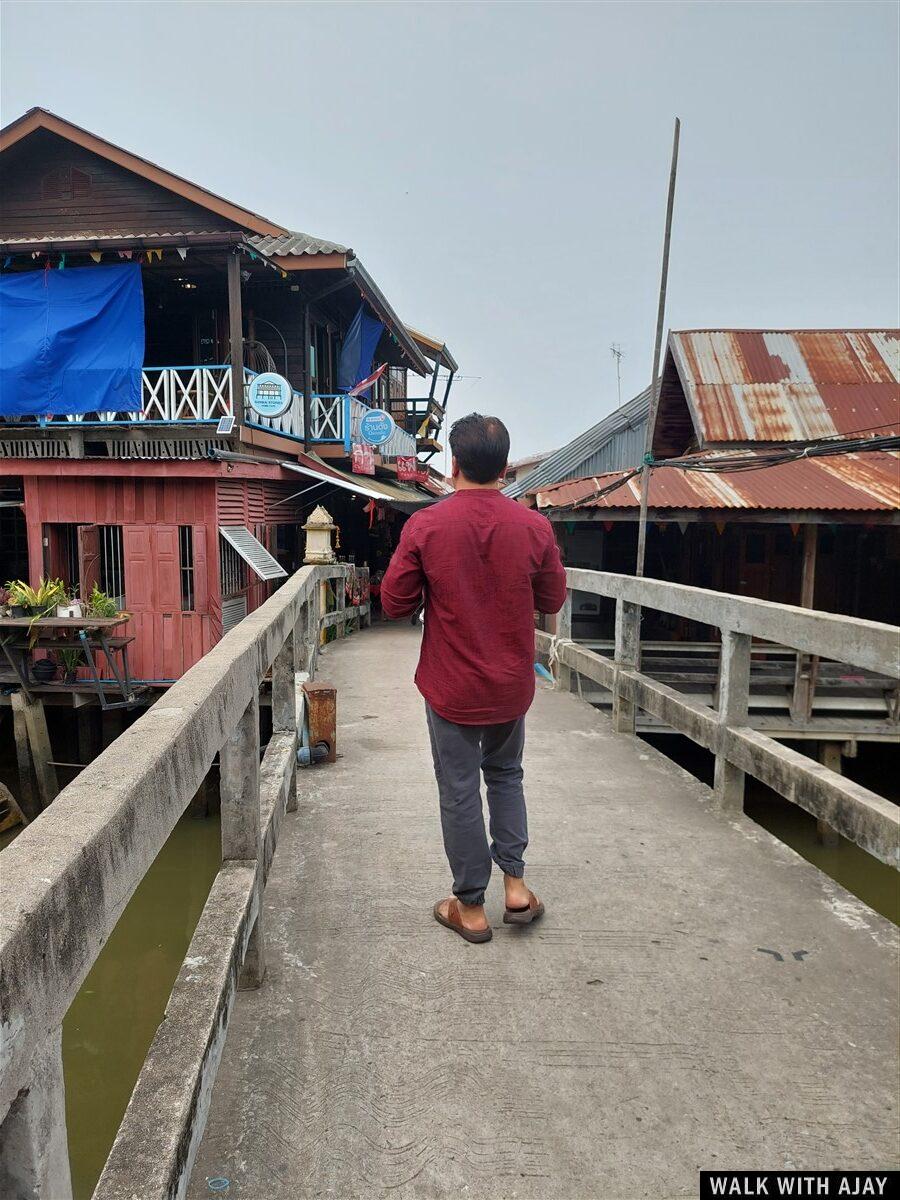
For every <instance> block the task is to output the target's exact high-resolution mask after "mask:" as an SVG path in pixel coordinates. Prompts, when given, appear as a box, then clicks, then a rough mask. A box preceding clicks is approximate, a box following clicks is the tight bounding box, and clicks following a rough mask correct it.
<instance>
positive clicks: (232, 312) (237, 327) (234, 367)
mask: <svg viewBox="0 0 900 1200" xmlns="http://www.w3.org/2000/svg"><path fill="white" fill-rule="evenodd" d="M227 262H228V348H229V350H230V352H231V406H232V412H233V413H234V419H235V423H236V424H237V425H243V423H244V327H243V317H242V314H241V260H240V259H239V258H238V256H237V254H229V255H228V259H227Z"/></svg>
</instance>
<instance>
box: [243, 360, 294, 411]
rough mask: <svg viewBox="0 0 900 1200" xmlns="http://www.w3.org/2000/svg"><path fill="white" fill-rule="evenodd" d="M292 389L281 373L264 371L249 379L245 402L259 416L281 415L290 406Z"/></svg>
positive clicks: (292, 396)
mask: <svg viewBox="0 0 900 1200" xmlns="http://www.w3.org/2000/svg"><path fill="white" fill-rule="evenodd" d="M293 399H294V394H293V390H292V388H291V385H290V384H289V383H288V381H287V380H286V379H285V378H284V376H283V375H276V374H275V372H274V371H264V372H263V374H262V375H256V376H254V378H253V379H251V380H250V387H249V388H248V389H247V403H248V404H249V405H250V407H251V408H252V409H253V411H254V412H255V413H256V415H257V416H259V417H282V416H284V414H285V413H286V412H287V410H288V409H289V408H290V407H291V404H292V402H293Z"/></svg>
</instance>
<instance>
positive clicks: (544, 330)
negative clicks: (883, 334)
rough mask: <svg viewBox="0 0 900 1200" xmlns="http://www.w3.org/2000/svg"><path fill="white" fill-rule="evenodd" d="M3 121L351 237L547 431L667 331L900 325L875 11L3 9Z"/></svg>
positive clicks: (434, 328)
mask: <svg viewBox="0 0 900 1200" xmlns="http://www.w3.org/2000/svg"><path fill="white" fill-rule="evenodd" d="M2 33H3V45H2V68H3V69H2V119H3V123H6V122H8V121H10V120H12V119H13V118H14V117H16V116H18V115H19V114H20V113H21V112H22V111H24V110H25V109H27V108H29V107H31V106H32V105H43V106H44V107H46V108H50V109H52V110H54V111H55V112H58V113H60V114H62V115H63V116H66V117H68V118H70V119H71V120H74V121H75V122H77V123H78V124H80V125H84V126H86V127H87V128H88V129H91V130H93V131H94V132H97V133H99V134H102V135H103V136H104V137H107V138H109V139H110V140H111V141H113V142H117V143H119V144H121V145H124V146H126V147H128V148H129V149H131V150H134V151H135V152H137V153H139V154H142V155H144V156H145V157H148V158H151V159H154V160H156V161H158V162H160V163H162V164H164V165H165V166H167V167H169V168H171V169H172V170H174V171H176V172H178V173H179V174H182V175H185V176H187V177H188V178H190V179H193V180H195V181H196V182H198V183H200V184H203V185H205V186H207V187H209V188H211V189H212V190H213V191H216V192H219V193H222V194H224V195H225V196H228V197H229V198H232V199H234V200H235V201H237V202H239V203H241V204H244V205H246V206H247V207H249V208H252V209H254V210H256V211H258V212H261V213H264V214H265V215H266V216H269V217H271V218H272V219H274V220H277V221H280V222H283V223H285V224H286V225H288V226H290V227H292V228H295V229H301V230H304V231H306V232H309V233H313V234H316V235H318V236H321V237H326V238H332V239H334V240H336V241H339V242H343V243H344V244H346V245H350V246H352V247H353V248H354V249H355V250H356V252H357V253H358V254H359V256H360V258H361V259H362V260H363V262H364V263H365V264H366V266H367V267H368V268H369V270H370V272H371V273H372V274H373V275H374V277H375V279H376V280H377V281H378V283H379V284H380V285H381V287H382V288H383V289H384V291H385V292H386V294H387V295H388V296H389V298H390V299H391V301H392V303H393V304H394V306H395V308H396V309H397V311H398V312H399V313H400V314H401V316H402V317H403V318H404V319H405V320H407V321H408V322H409V323H410V324H413V325H415V326H417V327H418V328H420V329H424V330H426V331H427V332H429V333H432V334H434V335H436V336H439V337H441V338H444V339H445V340H446V341H447V343H448V345H449V346H450V347H451V349H452V350H453V352H454V354H455V355H456V357H457V359H458V360H459V363H460V367H461V374H462V376H463V378H462V379H461V380H460V382H459V384H458V386H457V387H456V388H455V394H454V395H453V396H452V397H451V405H450V413H451V416H453V415H460V414H461V413H462V412H464V411H470V410H472V409H478V410H480V411H482V412H493V413H497V414H498V415H499V416H501V417H502V418H503V419H504V420H505V421H506V422H507V423H508V424H509V426H510V429H511V432H512V438H513V453H514V455H517V456H518V455H522V454H525V453H527V452H530V451H532V450H536V449H550V448H552V447H554V446H556V445H559V444H560V443H562V442H564V441H566V440H568V439H569V438H570V437H572V436H573V435H574V434H575V433H577V432H578V431H579V430H581V429H583V428H585V427H586V426H588V425H589V424H592V423H593V422H594V421H596V420H598V419H599V418H600V417H601V416H602V415H603V414H605V413H607V412H609V411H610V410H611V409H612V408H614V407H615V404H616V378H615V364H614V361H613V358H612V355H611V354H610V349H609V347H610V344H611V343H612V342H618V343H620V344H621V347H622V349H623V351H624V353H625V358H624V360H623V364H622V366H623V380H622V398H623V400H624V399H627V398H628V397H630V396H631V395H633V394H634V393H635V392H637V391H639V390H640V389H641V388H642V387H644V386H645V385H646V384H647V383H648V382H649V375H650V362H651V356H652V343H653V331H654V322H655V308H656V292H657V287H658V276H659V256H660V248H661V241H662V220H663V209H664V200H665V188H666V180H667V174H668V165H669V162H668V160H669V152H670V146H671V137H672V121H673V118H674V116H675V115H678V116H680V117H681V120H682V125H683V128H682V149H681V160H680V166H679V182H678V194H677V197H676V209H675V234H674V239H673V246H672V264H671V275H670V286H669V307H668V312H667V323H668V324H669V326H670V327H672V328H690V327H710V326H711V327H718V328H721V327H726V328H727V327H732V326H738V327H740V326H744V327H749V328H760V327H775V328H778V327H782V326H783V327H816V326H820V327H824V328H829V327H842V326H883V325H885V324H888V325H893V324H896V323H897V321H898V157H897V144H898V100H897V89H898V49H897V47H898V7H897V5H896V4H895V3H860V2H855V3H848V4H844V3H831V4H821V3H785V2H781V3H777V4H774V3H728V2H721V3H677V2H670V3H662V4H659V3H627V4H619V3H608V4H594V3H575V4H569V3H546V4H545V3H530V4H520V3H459V2H456V3H452V4H443V3H391V4H385V3H378V2H370V3H362V4H357V3H328V4H301V3H255V4H251V3H180V2H177V0H176V2H170V3H149V4H148V3H121V2H116V3H78V2H77V0H66V2H65V3H54V4H50V3H42V2H40V0H34V2H27V3H23V2H21V0H4V3H3V6H2Z"/></svg>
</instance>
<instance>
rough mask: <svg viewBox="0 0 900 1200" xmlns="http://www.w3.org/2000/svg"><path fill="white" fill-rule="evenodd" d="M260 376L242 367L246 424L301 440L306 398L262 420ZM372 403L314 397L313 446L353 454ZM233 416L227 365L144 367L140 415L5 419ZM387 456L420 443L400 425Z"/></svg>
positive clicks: (164, 420)
mask: <svg viewBox="0 0 900 1200" xmlns="http://www.w3.org/2000/svg"><path fill="white" fill-rule="evenodd" d="M255 374H256V372H254V371H251V370H249V369H248V368H246V367H245V368H244V420H245V421H246V423H247V424H248V425H253V426H256V427H257V428H261V429H268V430H271V431H272V432H273V433H280V434H283V435H286V436H288V437H292V438H302V437H303V396H302V395H301V394H300V392H296V391H295V392H294V393H293V398H292V402H291V407H290V408H289V409H288V410H287V412H286V413H284V414H283V415H282V416H280V417H262V416H260V415H259V414H258V413H256V412H254V411H253V410H252V409H250V408H249V407H248V406H247V392H248V389H249V385H250V381H251V380H252V379H253V377H254V375H255ZM368 411H369V408H368V405H366V404H364V403H363V401H362V400H359V399H358V398H357V397H355V396H346V395H339V394H333V393H332V394H327V395H319V394H317V395H314V396H313V397H312V399H311V401H310V416H311V425H312V436H311V440H312V441H313V442H322V443H332V444H343V445H344V447H345V448H346V450H347V453H348V454H349V453H350V447H351V445H352V443H353V442H354V441H358V440H359V423H360V420H361V419H362V416H363V414H364V413H366V412H368ZM233 415H234V405H233V402H232V387H231V367H230V365H229V364H228V363H216V364H213V365H204V366H184V367H144V369H143V371H142V372H141V410H140V412H103V413H100V412H87V413H72V414H69V415H57V416H46V417H42V416H31V417H2V418H0V421H2V422H5V423H6V424H8V425H48V424H49V425H65V424H74V425H134V424H157V425H170V424H207V423H212V422H217V421H218V420H219V419H220V418H221V417H230V416H233ZM380 450H381V454H382V455H383V456H384V457H386V458H394V457H396V456H397V455H410V456H414V455H415V453H416V439H415V437H414V436H413V435H412V434H410V433H407V432H406V430H404V429H400V428H399V427H398V428H397V429H396V430H395V431H394V433H393V434H392V435H391V438H390V439H389V440H388V441H387V442H385V443H384V445H383V446H381V447H380Z"/></svg>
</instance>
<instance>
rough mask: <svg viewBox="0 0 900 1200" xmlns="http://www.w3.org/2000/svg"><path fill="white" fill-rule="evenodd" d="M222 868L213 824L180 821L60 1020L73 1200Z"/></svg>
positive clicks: (96, 1162) (82, 1191) (118, 1114)
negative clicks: (63, 1019)
mask: <svg viewBox="0 0 900 1200" xmlns="http://www.w3.org/2000/svg"><path fill="white" fill-rule="evenodd" d="M221 860H222V852H221V846H220V840H219V819H218V817H217V816H215V817H205V818H203V819H200V820H193V819H191V818H190V817H183V818H182V819H181V820H180V821H179V822H178V824H177V825H176V826H175V829H174V830H173V832H172V834H171V836H170V837H169V840H168V841H167V842H166V844H165V846H163V848H162V850H160V852H159V854H158V855H157V857H156V861H155V862H154V863H153V866H152V867H151V868H150V870H149V871H148V872H147V874H146V876H145V877H144V879H143V880H142V881H141V884H140V886H139V887H138V889H137V891H136V892H135V894H134V896H133V897H132V899H131V902H130V903H129V905H128V907H127V908H126V909H125V912H124V913H123V914H122V916H121V918H120V919H119V923H118V924H117V925H116V928H115V929H114V930H113V933H112V936H111V937H110V939H109V941H108V942H107V943H106V945H105V946H104V948H103V950H102V951H101V953H100V957H99V958H98V959H97V961H96V963H95V964H94V967H93V969H92V970H91V972H90V974H89V975H88V977H87V979H85V981H84V983H83V985H82V987H81V990H80V991H79V993H78V995H77V996H76V998H75V1001H74V1003H73V1004H72V1007H71V1008H70V1009H69V1012H68V1015H67V1016H66V1019H65V1021H64V1022H63V1067H64V1070H65V1079H66V1120H67V1123H68V1127H69V1152H70V1156H71V1161H72V1187H73V1191H74V1194H75V1200H89V1198H90V1195H91V1192H92V1191H93V1190H94V1186H95V1184H96V1183H97V1179H98V1178H99V1176H100V1171H101V1170H102V1169H103V1164H104V1162H105V1161H106V1156H107V1155H108V1154H109V1151H110V1147H111V1146H112V1142H113V1138H114V1137H115V1134H116V1130H117V1129H118V1127H119V1123H120V1121H121V1120H122V1115H123V1113H124V1112H125V1107H126V1105H127V1104H128V1098H129V1096H130V1095H131V1090H132V1088H133V1087H134V1085H135V1081H136V1080H137V1077H138V1072H139V1071H140V1069H141V1065H142V1063H143V1061H144V1057H145V1055H146V1053H147V1049H148V1047H149V1045H150V1042H151V1041H152V1039H153V1035H154V1034H155V1033H156V1029H157V1026H158V1025H159V1022H160V1020H161V1019H162V1016H163V1013H164V1011H165V1007H166V1002H167V1001H168V999H169V993H170V992H171V990H172V985H173V983H174V982H175V977H176V975H177V974H178V971H179V969H180V967H181V964H182V961H183V960H184V957H185V955H186V953H187V948H188V945H189V943H190V940H191V935H192V934H193V932H194V928H195V926H196V924H197V921H198V919H199V917H200V913H201V911H202V909H203V905H204V903H205V902H206V897H207V895H208V894H209V889H210V887H211V886H212V882H213V879H214V878H215V876H216V872H217V871H218V869H219V866H220V864H221Z"/></svg>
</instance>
